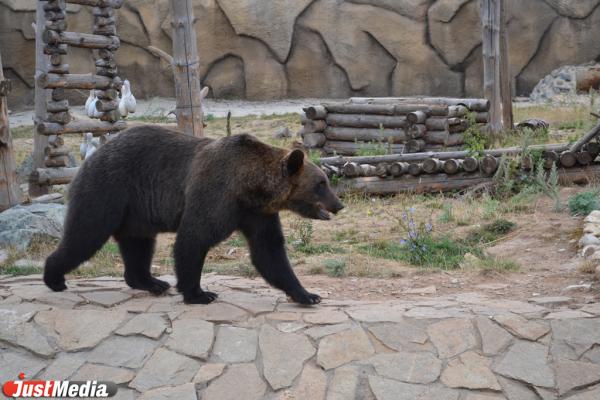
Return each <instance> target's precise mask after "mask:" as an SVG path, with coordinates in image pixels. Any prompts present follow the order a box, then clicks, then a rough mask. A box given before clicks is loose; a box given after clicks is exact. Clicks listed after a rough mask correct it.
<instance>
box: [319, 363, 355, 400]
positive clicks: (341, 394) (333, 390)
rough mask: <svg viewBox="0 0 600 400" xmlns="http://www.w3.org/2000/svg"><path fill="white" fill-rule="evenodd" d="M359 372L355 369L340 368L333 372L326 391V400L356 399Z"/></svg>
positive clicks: (348, 367)
mask: <svg viewBox="0 0 600 400" xmlns="http://www.w3.org/2000/svg"><path fill="white" fill-rule="evenodd" d="M359 380H360V376H359V370H358V368H356V367H350V366H346V367H342V368H338V369H336V370H335V374H334V375H333V379H332V380H331V383H330V384H329V390H328V391H327V400H344V399H356V398H357V397H358V396H357V390H358V385H359Z"/></svg>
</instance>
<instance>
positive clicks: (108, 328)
mask: <svg viewBox="0 0 600 400" xmlns="http://www.w3.org/2000/svg"><path fill="white" fill-rule="evenodd" d="M126 319H127V313H126V312H123V311H95V310H50V311H40V312H39V313H37V315H36V316H35V322H36V323H37V324H38V325H40V326H41V327H42V328H44V329H45V330H46V332H47V333H48V334H49V335H50V336H53V337H54V338H56V340H57V342H58V345H59V346H60V347H61V348H63V349H65V350H68V351H72V350H81V349H87V348H91V347H95V346H96V345H97V344H98V343H100V342H101V341H102V340H104V339H106V338H107V337H108V336H110V334H111V333H112V332H113V331H114V330H115V329H117V327H119V326H120V325H121V324H122V323H123V322H124V321H125V320H126Z"/></svg>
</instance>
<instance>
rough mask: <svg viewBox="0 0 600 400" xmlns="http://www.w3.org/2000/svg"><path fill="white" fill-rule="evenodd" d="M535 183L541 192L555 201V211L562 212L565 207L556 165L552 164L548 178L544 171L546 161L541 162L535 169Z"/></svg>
mask: <svg viewBox="0 0 600 400" xmlns="http://www.w3.org/2000/svg"><path fill="white" fill-rule="evenodd" d="M535 169H536V171H535V183H536V185H537V186H538V187H539V188H540V189H541V191H542V192H543V193H544V194H545V195H547V196H548V197H550V198H551V199H552V200H553V201H554V211H556V212H560V211H562V210H563V209H564V208H565V207H564V205H563V203H562V200H561V198H560V188H559V186H558V169H557V168H556V164H552V168H551V169H550V173H549V174H548V175H547V176H546V171H545V170H544V161H543V160H540V162H539V163H538V164H537V166H536V167H535Z"/></svg>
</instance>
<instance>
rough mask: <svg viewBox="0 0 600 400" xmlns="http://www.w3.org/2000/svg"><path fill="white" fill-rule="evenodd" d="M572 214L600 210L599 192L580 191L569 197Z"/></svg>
mask: <svg viewBox="0 0 600 400" xmlns="http://www.w3.org/2000/svg"><path fill="white" fill-rule="evenodd" d="M569 210H570V211H571V215H588V214H589V213H591V212H592V211H594V210H600V200H599V199H598V193H597V192H593V191H587V192H580V193H577V194H576V195H574V196H572V197H571V198H570V199H569Z"/></svg>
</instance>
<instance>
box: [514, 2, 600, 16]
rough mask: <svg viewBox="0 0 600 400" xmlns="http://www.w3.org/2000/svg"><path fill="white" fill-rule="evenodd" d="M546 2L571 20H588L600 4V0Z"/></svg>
mask: <svg viewBox="0 0 600 400" xmlns="http://www.w3.org/2000/svg"><path fill="white" fill-rule="evenodd" d="M546 2H547V3H548V4H550V5H552V7H554V8H555V9H556V11H558V13H559V14H560V15H564V16H565V17H569V18H586V17H587V16H589V15H590V14H591V12H592V11H594V9H595V8H596V7H597V6H598V4H600V0H546ZM524 3H526V2H524Z"/></svg>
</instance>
